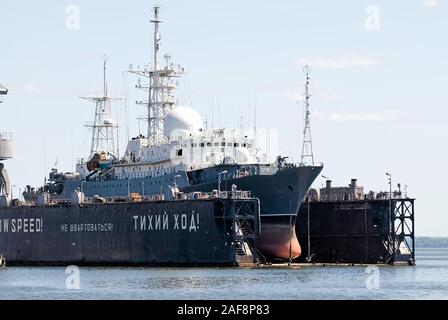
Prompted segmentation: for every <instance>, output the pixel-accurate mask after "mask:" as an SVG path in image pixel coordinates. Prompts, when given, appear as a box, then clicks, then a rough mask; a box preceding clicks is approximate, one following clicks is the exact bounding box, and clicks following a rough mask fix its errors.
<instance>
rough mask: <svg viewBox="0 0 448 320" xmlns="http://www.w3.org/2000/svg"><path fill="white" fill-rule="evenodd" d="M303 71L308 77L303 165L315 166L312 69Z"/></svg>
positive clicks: (307, 67)
mask: <svg viewBox="0 0 448 320" xmlns="http://www.w3.org/2000/svg"><path fill="white" fill-rule="evenodd" d="M303 71H304V72H305V75H306V83H305V103H304V104H305V107H304V112H305V125H304V129H303V148H302V165H312V166H314V153H313V142H312V138H311V121H310V117H311V112H310V98H311V95H310V80H311V78H310V75H311V67H310V66H308V65H307V66H305V67H304V68H303Z"/></svg>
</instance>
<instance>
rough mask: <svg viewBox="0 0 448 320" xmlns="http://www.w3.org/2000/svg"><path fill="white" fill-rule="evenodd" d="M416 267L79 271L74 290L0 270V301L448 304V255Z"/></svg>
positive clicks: (55, 273) (58, 275) (53, 275)
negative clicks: (372, 273)
mask: <svg viewBox="0 0 448 320" xmlns="http://www.w3.org/2000/svg"><path fill="white" fill-rule="evenodd" d="M417 264H418V265H417V266H416V267H380V268H379V279H380V283H379V285H380V288H379V289H377V290H369V289H367V287H366V279H367V278H368V277H369V274H366V273H365V271H366V268H365V267H304V268H298V269H257V270H255V269H254V270H250V269H107V268H82V269H81V270H80V271H81V273H80V285H81V288H80V290H67V289H66V274H65V269H64V268H7V269H4V270H0V299H175V300H178V299H179V300H183V299H236V300H240V299H282V300H284V299H448V249H419V250H418V251H417Z"/></svg>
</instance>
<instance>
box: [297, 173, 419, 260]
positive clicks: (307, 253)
mask: <svg viewBox="0 0 448 320" xmlns="http://www.w3.org/2000/svg"><path fill="white" fill-rule="evenodd" d="M356 182H357V181H356V180H355V179H353V180H352V182H351V184H350V186H349V187H339V188H332V187H331V182H330V181H328V182H327V187H326V188H323V189H321V190H320V194H319V197H316V193H314V194H311V196H310V197H309V198H308V199H307V200H309V201H305V202H304V203H303V205H302V206H301V208H300V212H299V215H298V219H297V222H296V232H297V234H298V235H299V238H300V239H299V240H300V243H301V245H302V249H303V251H302V252H303V253H302V256H301V258H300V259H299V260H298V262H301V263H306V262H313V263H325V264H392V265H400V264H404V265H413V264H414V263H415V231H414V230H415V209H414V203H415V199H411V198H408V197H407V196H406V195H403V194H402V192H401V191H397V192H393V193H392V194H391V195H390V194H389V193H387V192H381V193H378V194H374V193H372V192H371V193H369V194H364V191H363V189H362V187H359V186H358V185H357V184H356ZM312 191H313V190H312Z"/></svg>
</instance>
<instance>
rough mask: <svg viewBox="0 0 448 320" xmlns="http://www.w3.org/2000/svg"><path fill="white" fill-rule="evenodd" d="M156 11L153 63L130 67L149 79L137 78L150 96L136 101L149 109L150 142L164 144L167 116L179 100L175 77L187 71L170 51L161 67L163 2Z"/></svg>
mask: <svg viewBox="0 0 448 320" xmlns="http://www.w3.org/2000/svg"><path fill="white" fill-rule="evenodd" d="M153 11H154V18H153V19H152V20H151V22H152V23H153V24H154V46H153V50H154V52H153V53H154V61H153V66H152V68H146V69H144V70H137V71H134V70H130V72H131V73H133V74H136V75H138V76H142V77H145V78H148V79H149V83H147V84H142V83H141V81H140V80H139V81H138V84H137V88H138V89H141V90H143V91H145V92H146V93H147V95H148V100H145V101H137V104H138V105H141V106H144V107H146V108H147V110H148V118H147V121H148V142H149V145H150V146H156V145H160V144H163V143H165V142H166V141H167V138H169V137H165V136H164V122H165V117H166V115H167V114H168V113H169V112H170V111H172V110H173V108H174V105H175V104H176V103H177V101H176V98H175V91H176V89H177V81H176V80H177V78H179V77H180V76H181V75H182V74H183V73H184V68H183V67H181V66H179V65H174V63H172V62H171V56H170V55H165V56H164V58H165V59H166V65H165V67H161V65H160V64H161V57H160V55H161V47H162V34H161V32H160V24H161V23H162V22H163V21H162V20H160V6H158V5H156V6H154V7H153Z"/></svg>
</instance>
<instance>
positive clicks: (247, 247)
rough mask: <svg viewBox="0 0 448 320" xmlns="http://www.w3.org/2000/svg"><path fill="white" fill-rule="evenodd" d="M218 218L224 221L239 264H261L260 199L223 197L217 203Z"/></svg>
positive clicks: (226, 232)
mask: <svg viewBox="0 0 448 320" xmlns="http://www.w3.org/2000/svg"><path fill="white" fill-rule="evenodd" d="M216 205H218V206H219V207H220V208H219V210H216V212H218V213H219V214H218V216H215V219H216V220H219V221H221V222H222V223H223V225H224V228H223V231H224V233H225V237H226V238H227V243H228V244H230V245H232V246H233V248H234V252H235V258H236V263H237V264H238V265H239V266H244V265H254V264H257V265H258V264H260V263H262V262H263V261H261V260H260V259H262V255H260V254H259V251H258V249H257V238H258V235H259V234H260V233H261V222H260V201H259V200H258V199H253V198H251V199H231V200H229V199H222V200H221V201H218V202H217V204H216Z"/></svg>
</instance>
